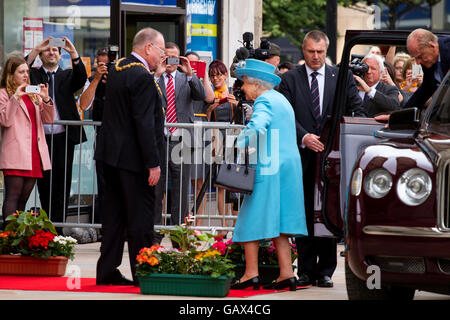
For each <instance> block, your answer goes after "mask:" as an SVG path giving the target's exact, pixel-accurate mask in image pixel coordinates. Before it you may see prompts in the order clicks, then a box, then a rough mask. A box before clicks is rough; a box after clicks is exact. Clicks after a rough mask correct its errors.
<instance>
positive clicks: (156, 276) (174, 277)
mask: <svg viewBox="0 0 450 320" xmlns="http://www.w3.org/2000/svg"><path fill="white" fill-rule="evenodd" d="M139 286H140V287H141V293H142V294H158V295H176V296H198V297H225V296H226V295H228V293H229V291H230V286H231V278H230V277H225V276H221V277H219V278H213V277H211V276H201V275H184V274H161V273H152V274H149V275H147V276H139Z"/></svg>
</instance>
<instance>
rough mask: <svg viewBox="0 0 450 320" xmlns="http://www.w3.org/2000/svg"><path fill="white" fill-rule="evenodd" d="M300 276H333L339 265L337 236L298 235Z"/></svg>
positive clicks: (316, 277) (312, 277)
mask: <svg viewBox="0 0 450 320" xmlns="http://www.w3.org/2000/svg"><path fill="white" fill-rule="evenodd" d="M295 243H296V245H297V251H298V276H299V277H300V276H301V275H302V274H307V275H308V276H309V277H310V278H311V279H313V280H314V279H318V278H320V277H323V276H329V277H330V278H331V277H332V276H333V273H334V270H336V265H337V255H336V250H337V242H336V239H335V238H325V237H298V238H296V239H295Z"/></svg>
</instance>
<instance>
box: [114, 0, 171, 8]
mask: <svg viewBox="0 0 450 320" xmlns="http://www.w3.org/2000/svg"><path fill="white" fill-rule="evenodd" d="M122 3H128V4H147V5H154V6H170V7H176V6H177V0H130V1H127V0H122Z"/></svg>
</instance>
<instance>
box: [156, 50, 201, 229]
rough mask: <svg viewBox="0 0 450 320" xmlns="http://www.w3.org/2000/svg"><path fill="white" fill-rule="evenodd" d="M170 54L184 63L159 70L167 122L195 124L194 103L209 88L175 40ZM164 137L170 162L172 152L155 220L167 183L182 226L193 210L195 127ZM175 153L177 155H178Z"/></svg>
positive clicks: (174, 217)
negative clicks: (191, 172) (190, 194)
mask: <svg viewBox="0 0 450 320" xmlns="http://www.w3.org/2000/svg"><path fill="white" fill-rule="evenodd" d="M166 55H167V57H168V58H179V59H180V64H175V65H170V64H166V63H165V62H163V64H162V65H161V67H160V68H159V69H158V70H157V71H156V72H155V79H156V80H157V82H158V84H159V86H160V87H161V91H162V93H163V99H162V104H163V108H164V110H165V114H166V116H165V121H166V123H193V122H194V109H193V102H194V101H204V100H205V99H206V94H205V88H204V87H203V84H202V82H201V81H200V79H199V78H198V77H197V76H196V75H195V74H194V73H193V71H192V68H191V65H190V63H189V60H188V59H187V58H186V57H181V56H180V49H179V47H178V46H177V45H176V44H175V43H172V42H168V43H166ZM179 70H180V71H179ZM164 136H165V139H167V140H169V141H168V143H167V140H166V143H165V144H164V148H163V150H162V154H163V156H164V160H165V162H166V161H167V159H165V158H166V156H167V155H169V161H168V165H167V166H168V168H167V169H168V170H167V171H168V172H166V165H165V162H164V167H163V169H162V174H161V181H160V183H159V184H158V186H157V192H156V201H157V204H156V209H155V211H156V212H155V214H156V220H155V223H156V224H159V222H160V221H161V214H162V199H163V195H164V191H165V189H166V185H167V186H168V185H170V189H169V195H168V196H167V198H168V200H170V203H168V204H167V208H168V209H170V215H171V219H170V220H171V223H170V224H172V225H180V224H182V223H184V218H185V217H186V216H187V214H188V211H189V208H188V204H189V201H188V200H189V199H188V196H189V191H190V170H191V169H190V164H191V163H192V161H193V154H192V146H194V144H193V139H194V131H193V130H192V129H189V130H186V129H181V128H170V127H168V128H166V129H165V130H164ZM167 147H168V150H167ZM180 147H181V148H180ZM174 155H176V156H177V158H174ZM167 177H168V180H167V184H166V178H167ZM169 181H170V182H169ZM159 238H160V237H159Z"/></svg>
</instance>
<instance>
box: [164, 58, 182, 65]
mask: <svg viewBox="0 0 450 320" xmlns="http://www.w3.org/2000/svg"><path fill="white" fill-rule="evenodd" d="M166 64H167V65H171V66H177V65H179V64H180V58H178V57H167V59H166Z"/></svg>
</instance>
